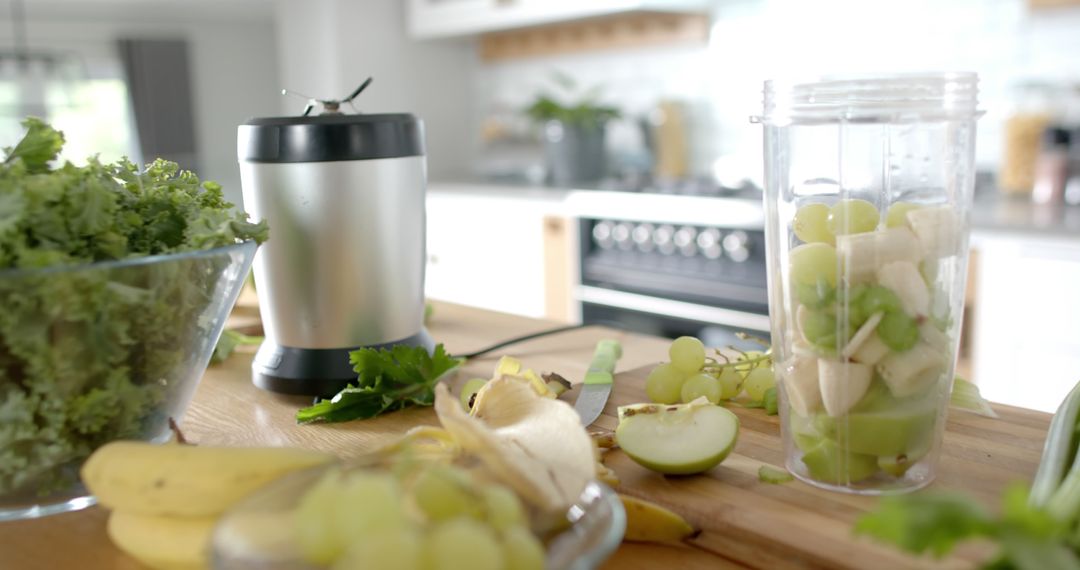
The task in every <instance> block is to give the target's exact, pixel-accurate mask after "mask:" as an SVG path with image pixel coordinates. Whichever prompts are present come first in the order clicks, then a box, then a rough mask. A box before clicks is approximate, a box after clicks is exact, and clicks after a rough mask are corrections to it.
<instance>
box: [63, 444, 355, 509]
mask: <svg viewBox="0 0 1080 570" xmlns="http://www.w3.org/2000/svg"><path fill="white" fill-rule="evenodd" d="M334 459H335V458H334V456H332V455H330V454H326V453H320V452H316V451H310V450H305V449H293V448H284V447H263V448H257V447H204V446H195V445H179V444H162V445H158V444H153V443H149V442H143V441H114V442H111V443H107V444H105V445H104V446H102V447H100V448H98V449H97V450H96V451H95V452H94V453H93V454H92V455H91V456H90V458H89V459H87V460H86V463H84V464H83V467H82V470H81V472H80V475H81V476H82V480H83V482H84V483H85V484H86V487H87V489H89V490H90V492H91V493H93V495H94V496H95V497H97V500H98V502H99V503H101V504H102V505H104V506H106V507H109V508H110V509H113V510H120V511H127V512H129V513H131V514H139V515H148V516H178V517H208V516H214V515H218V514H221V513H223V512H225V510H226V509H228V508H229V507H231V506H232V505H233V504H235V503H236V502H238V501H239V500H240V499H243V498H244V497H246V496H247V495H249V494H250V493H251V492H253V491H255V490H256V489H258V488H259V487H261V486H263V485H265V484H267V483H269V482H270V481H273V480H275V479H277V478H278V477H281V476H283V475H285V474H287V473H290V472H293V471H298V470H300V469H306V468H309V467H314V466H316V465H323V464H326V463H329V462H331V461H333V460H334Z"/></svg>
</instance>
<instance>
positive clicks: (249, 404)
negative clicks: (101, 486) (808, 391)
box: [0, 303, 1049, 570]
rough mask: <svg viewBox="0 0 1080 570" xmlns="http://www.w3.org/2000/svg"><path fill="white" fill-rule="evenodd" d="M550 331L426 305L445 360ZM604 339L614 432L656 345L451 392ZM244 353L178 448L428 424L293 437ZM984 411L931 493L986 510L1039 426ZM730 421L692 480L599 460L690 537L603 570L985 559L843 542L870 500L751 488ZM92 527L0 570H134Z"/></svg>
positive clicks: (403, 421) (207, 386) (393, 424)
mask: <svg viewBox="0 0 1080 570" xmlns="http://www.w3.org/2000/svg"><path fill="white" fill-rule="evenodd" d="M240 312H241V314H242V313H243V311H242V310H241V311H240ZM554 325H555V323H550V322H545V321H538V320H534V319H527V318H522V317H514V316H510V315H504V314H499V313H493V312H488V311H482V310H478V309H472V308H466V307H461V306H456V305H449V304H442V303H439V304H437V305H436V309H435V316H434V319H433V321H432V323H431V324H430V330H431V332H432V334H433V335H434V336H435V338H436V339H437V340H438V341H440V342H443V343H444V344H445V345H446V347H447V349H448V350H449V351H450V352H451V353H465V352H469V351H472V350H476V349H479V348H483V347H485V346H487V345H489V344H492V343H494V342H497V341H500V340H503V339H506V338H510V337H514V336H518V335H522V334H527V333H531V332H535V331H539V330H543V329H545V328H549V327H552V326H554ZM607 337H613V338H618V339H619V340H620V341H621V342H622V343H623V347H624V351H623V358H622V359H621V360H620V362H619V367H618V370H619V372H620V373H619V374H618V375H617V376H616V380H615V389H614V392H613V395H612V398H611V400H610V401H609V404H608V406H607V408H606V410H605V413H604V415H603V416H601V418H600V419H599V420H598V421H597V423H596V424H594V427H598V428H601V429H614V427H615V425H616V417H615V410H616V408H617V406H619V405H624V404H628V403H634V402H639V401H644V399H645V396H644V392H643V382H644V377H645V375H646V374H647V370H648V369H647V367H648V366H649V365H652V364H655V363H656V362H659V361H661V360H663V359H665V358H666V353H667V346H668V341H667V340H664V339H659V338H655V337H649V336H642V335H636V334H630V333H625V332H620V331H613V330H611V329H605V328H601V327H589V328H585V329H581V330H577V331H572V332H568V333H563V334H559V335H556V336H551V337H545V338H542V339H538V340H535V341H530V342H526V343H522V344H520V345H515V346H513V347H509V348H507V349H505V350H500V351H498V352H496V353H495V354H493V355H491V356H490V357H487V358H478V359H476V360H474V361H470V362H469V363H468V364H466V365H465V366H464V367H463V369H462V371H461V372H460V373H459V374H458V376H457V377H456V378H455V379H454V380H453V382H454V383H455V384H459V383H461V382H463V381H464V380H465V379H467V378H469V377H473V376H480V377H488V376H489V375H490V373H491V369H492V367H493V365H494V363H495V361H496V360H497V359H498V357H499V356H501V355H502V354H512V355H514V356H517V357H519V358H520V359H522V361H523V362H524V363H525V365H527V366H529V367H531V368H534V369H538V370H542V371H556V372H559V373H560V374H562V375H564V376H565V377H566V378H568V379H570V380H572V381H574V382H578V381H580V379H581V378H582V377H583V376H584V373H585V370H586V369H587V367H588V363H589V360H590V357H591V355H592V350H593V347H594V345H595V343H596V342H597V341H598V340H600V339H602V338H607ZM253 352H254V348H251V349H248V350H245V351H243V352H241V353H240V354H238V355H236V356H235V357H233V358H232V359H230V360H229V361H227V362H225V363H224V364H221V365H217V366H214V367H211V368H210V369H209V370H208V371H207V373H206V375H205V376H204V378H203V380H202V382H201V384H200V385H199V387H198V390H197V391H196V394H195V396H194V398H193V400H192V403H191V405H190V407H189V409H188V412H187V415H186V416H185V417H184V419H183V421H182V427H183V429H184V432H185V435H186V436H187V437H188V438H189V439H191V440H192V441H195V442H198V443H202V444H206V445H237V446H240V445H245V446H251V445H278V446H302V447H309V448H315V449H322V450H326V451H331V452H334V453H337V454H339V455H341V456H345V457H348V456H355V455H359V454H363V453H364V452H366V451H369V450H371V449H372V448H374V447H376V446H378V445H381V444H383V443H385V442H387V441H389V440H391V439H393V438H394V437H396V436H398V435H399V434H401V433H402V432H404V431H405V430H407V429H409V428H411V427H413V426H415V425H419V424H430V423H434V421H435V418H434V414H433V413H432V412H431V410H429V409H423V410H407V411H402V412H396V413H393V414H390V415H388V416H385V417H382V418H378V419H374V420H368V421H357V422H350V423H345V424H331V425H311V426H298V425H296V424H295V422H294V421H293V414H294V413H295V411H296V409H297V408H298V407H300V406H302V405H305V404H306V403H307V400H305V399H303V398H292V397H282V396H277V395H274V394H270V393H268V392H264V391H261V390H259V389H257V388H255V387H254V386H253V385H252V384H251V381H250V365H251V357H252V353H253ZM576 392H577V390H576V389H575V390H572V391H571V392H569V393H568V394H566V395H564V399H567V400H569V401H572V400H573V398H574V397H575V396H576ZM996 409H997V410H998V412H999V413H1000V414H1001V416H1002V417H1001V418H1000V419H997V420H994V419H988V418H981V417H978V416H974V415H971V414H966V413H954V414H952V416H951V417H950V420H949V423H948V428H947V433H946V437H945V447H944V454H943V461H942V466H941V471H940V473H939V477H938V482H937V483H935V484H934V487H935V488H950V489H964V490H967V491H969V492H970V493H972V494H973V495H974V496H976V497H978V498H979V499H980V500H982V501H983V502H985V503H986V504H987V505H988V506H994V504H995V502H996V497H997V496H998V495H999V494H1000V492H1001V490H1002V489H1003V488H1004V487H1005V486H1006V485H1007V484H1008V483H1009V482H1011V481H1013V480H1030V478H1031V476H1032V474H1033V473H1034V470H1035V466H1036V464H1037V462H1038V459H1039V454H1040V451H1041V449H1042V441H1043V438H1044V437H1045V433H1046V429H1047V426H1048V424H1049V416H1048V415H1046V414H1043V413H1040V412H1034V411H1027V410H1020V409H1016V408H1008V407H1001V406H998V407H996ZM735 412H736V413H737V414H738V415H739V418H740V421H741V426H742V427H741V433H740V436H739V440H738V444H737V445H736V448H735V451H734V452H733V453H732V455H731V456H730V457H729V458H728V459H727V460H726V461H725V462H724V463H723V464H721V465H720V466H719V467H717V468H715V469H713V470H712V471H710V472H709V473H707V474H706V475H704V476H697V477H683V478H668V477H663V476H660V475H657V474H655V473H652V472H650V471H647V470H645V469H643V468H641V467H639V466H637V465H636V464H634V463H633V462H632V461H630V460H629V459H627V458H626V457H625V456H624V455H623V454H622V453H620V452H618V451H614V452H611V453H609V454H608V457H607V459H606V462H607V463H608V465H609V466H610V467H612V468H613V469H614V470H615V471H616V473H617V474H618V475H619V477H620V479H621V481H622V483H621V486H620V488H619V490H620V491H621V492H624V493H627V494H630V495H635V496H639V497H643V498H647V499H650V500H653V501H656V502H658V503H661V504H663V505H665V506H668V507H669V508H672V509H674V510H676V511H678V512H679V513H681V514H683V515H684V516H685V517H686V518H687V519H688V520H690V521H691V522H692V523H693V524H695V525H697V526H698V527H700V528H701V529H703V532H702V533H701V535H700V536H699V537H697V538H696V539H695V540H693V541H692V542H690V543H688V544H685V545H671V546H659V545H647V544H624V545H623V546H622V547H621V548H620V549H619V551H618V552H616V554H615V555H614V556H613V557H612V558H611V559H610V560H609V561H608V563H607V564H606V565H605V568H609V569H611V570H616V569H617V570H635V569H647V568H648V569H652V568H709V569H714V568H718V569H725V568H745V567H752V568H932V567H948V568H960V567H965V566H970V564H971V561H973V560H975V559H977V558H978V557H979V556H983V555H985V554H986V552H987V551H986V548H985V547H983V548H980V547H978V546H976V547H972V548H966V549H964V550H963V551H962V553H961V555H960V556H958V557H956V558H953V559H949V560H946V561H944V562H940V563H932V562H931V561H929V560H923V559H915V558H909V557H906V556H903V555H900V554H897V553H895V552H893V551H892V550H889V549H887V548H883V547H880V546H877V545H874V544H871V543H869V542H868V541H865V540H862V539H855V538H853V537H852V535H851V531H850V529H851V523H852V521H853V520H854V519H855V518H856V517H857V516H858V514H859V513H860V512H863V511H864V510H866V509H867V508H869V507H871V506H872V505H873V504H874V502H875V500H874V499H872V498H866V497H855V496H851V495H843V494H837V493H830V492H826V491H821V490H817V489H814V488H812V487H810V486H809V485H806V484H804V483H801V482H797V481H796V482H792V483H787V484H784V485H767V484H763V483H760V482H758V480H757V469H758V467H759V466H760V465H762V464H770V465H774V466H781V465H782V462H783V457H782V451H781V447H780V444H779V427H778V424H777V421H776V418H775V417H768V416H766V415H764V413H763V412H762V411H761V410H750V409H736V410H735ZM106 515H107V512H106V511H105V510H103V509H101V508H98V507H93V508H89V509H86V510H83V511H80V512H75V513H68V514H64V515H56V516H52V517H45V518H41V519H36V520H29V521H19V522H8V523H0V569H3V570H9V569H11V570H24V569H25V570H37V569H42V570H54V569H68V568H71V569H80V570H83V569H84V570H98V569H101V570H106V569H107V570H114V569H115V570H128V569H136V568H139V567H140V566H139V564H138V563H136V562H135V561H133V560H131V559H130V558H128V557H127V556H125V555H124V554H123V553H121V552H120V551H118V550H116V548H115V547H113V546H112V544H111V543H110V542H109V541H108V539H107V537H106V535H105V520H106Z"/></svg>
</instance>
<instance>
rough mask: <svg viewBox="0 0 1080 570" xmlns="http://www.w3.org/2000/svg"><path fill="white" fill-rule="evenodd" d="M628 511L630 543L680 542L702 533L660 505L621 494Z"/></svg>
mask: <svg viewBox="0 0 1080 570" xmlns="http://www.w3.org/2000/svg"><path fill="white" fill-rule="evenodd" d="M619 499H620V500H621V501H622V504H623V509H624V510H625V511H626V534H625V535H623V540H625V541H628V542H660V543H670V542H679V541H682V540H686V539H688V538H693V537H695V536H697V535H698V534H699V532H700V531H698V530H697V529H695V528H694V527H693V526H692V525H691V524H690V523H689V522H687V521H686V519H684V518H682V517H681V516H679V515H678V514H677V513H675V512H674V511H671V510H669V509H666V508H664V507H661V506H660V505H658V504H656V503H653V502H650V501H646V500H644V499H639V498H637V497H631V496H629V495H624V494H622V493H619Z"/></svg>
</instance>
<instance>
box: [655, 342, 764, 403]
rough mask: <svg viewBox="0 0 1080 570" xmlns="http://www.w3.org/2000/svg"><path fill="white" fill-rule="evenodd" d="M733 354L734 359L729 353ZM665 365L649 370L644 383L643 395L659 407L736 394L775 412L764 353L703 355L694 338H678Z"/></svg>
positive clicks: (719, 400) (715, 399)
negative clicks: (742, 395)
mask: <svg viewBox="0 0 1080 570" xmlns="http://www.w3.org/2000/svg"><path fill="white" fill-rule="evenodd" d="M732 352H733V353H734V354H737V356H735V357H734V358H733V357H731V356H728V354H730V353H732ZM668 357H669V359H670V361H669V362H664V363H661V364H660V365H658V366H657V367H656V368H653V370H652V372H650V373H649V376H648V378H647V379H646V380H645V393H646V394H647V395H648V397H649V399H650V400H651V401H653V402H656V403H659V404H674V403H677V402H682V403H689V402H692V401H693V400H695V399H697V398H699V397H702V396H703V397H705V398H706V399H708V400H709V401H710V402H712V403H713V404H719V403H720V402H722V401H729V400H732V399H734V398H736V397H738V396H739V395H740V394H742V393H744V392H745V394H746V396H747V399H748V400H749V402H750V404H751V405H761V406H764V407H770V406H769V404H770V403H771V408H772V409H773V410H775V408H776V376H775V375H774V374H773V368H772V357H771V356H770V354H769V353H768V352H761V351H747V352H742V351H736V350H734V349H731V351H730V352H728V353H725V352H722V351H716V352H715V356H708V355H707V354H706V350H705V345H704V344H702V342H701V341H700V340H698V339H696V338H694V337H690V336H682V337H679V338H677V339H675V340H674V341H672V342H671V346H670V347H669V348H668Z"/></svg>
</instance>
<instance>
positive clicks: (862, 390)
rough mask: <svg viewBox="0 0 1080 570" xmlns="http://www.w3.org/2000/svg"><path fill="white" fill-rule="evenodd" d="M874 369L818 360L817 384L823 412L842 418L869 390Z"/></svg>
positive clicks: (847, 363) (861, 365) (852, 363)
mask: <svg viewBox="0 0 1080 570" xmlns="http://www.w3.org/2000/svg"><path fill="white" fill-rule="evenodd" d="M873 373H874V369H873V367H871V366H867V365H866V364H859V363H858V362H849V361H837V360H829V359H826V358H820V359H818V382H819V384H820V387H821V402H822V404H824V405H825V412H826V413H827V414H829V415H830V416H832V417H836V416H842V415H844V414H846V413H847V412H848V410H850V409H851V407H852V406H854V405H855V404H856V403H857V402H858V401H859V400H860V399H862V397H863V395H864V394H866V390H867V389H868V388H870V380H871V378H872V377H873Z"/></svg>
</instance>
